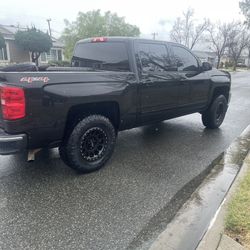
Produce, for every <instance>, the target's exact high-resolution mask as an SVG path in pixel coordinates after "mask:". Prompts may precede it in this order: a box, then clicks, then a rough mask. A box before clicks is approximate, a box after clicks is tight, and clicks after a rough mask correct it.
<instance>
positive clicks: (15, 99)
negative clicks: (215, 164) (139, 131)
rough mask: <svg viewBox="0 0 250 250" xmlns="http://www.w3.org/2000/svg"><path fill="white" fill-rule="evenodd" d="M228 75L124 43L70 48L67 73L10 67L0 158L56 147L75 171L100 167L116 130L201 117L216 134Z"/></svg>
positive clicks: (1, 80) (186, 53)
mask: <svg viewBox="0 0 250 250" xmlns="http://www.w3.org/2000/svg"><path fill="white" fill-rule="evenodd" d="M230 86H231V77H230V74H229V73H227V72H223V71H219V70H217V69H214V68H212V66H211V65H210V64H209V63H207V62H203V63H201V61H200V60H199V59H198V58H197V57H196V56H195V55H194V54H193V53H192V52H191V51H190V50H189V49H187V48H186V47H184V46H182V45H180V44H176V43H170V42H163V41H155V40H146V39H140V38H128V37H97V38H90V39H84V40H81V41H79V42H77V44H76V45H75V49H74V52H73V57H72V61H71V67H64V68H62V67H40V68H38V67H36V66H35V65H29V64H28V65H27V64H21V65H14V66H9V67H6V68H3V69H2V71H1V72H0V99H1V104H0V110H1V112H0V128H1V129H0V154H2V155H7V154H14V153H18V152H22V151H23V152H26V153H27V152H34V150H36V149H41V148H54V147H59V153H60V156H61V159H62V160H63V161H64V162H65V164H66V165H68V166H69V167H71V168H73V169H75V170H77V171H80V172H85V173H86V172H91V171H95V170H97V169H100V168H101V167H102V166H104V164H105V163H106V162H107V161H108V160H109V158H110V157H111V155H112V153H113V150H114V146H115V141H116V137H117V134H118V131H121V130H125V129H130V128H134V127H138V126H143V125H147V124H150V123H155V122H160V121H163V120H166V119H171V118H175V117H179V116H183V115H188V114H191V113H197V112H198V113H200V114H201V117H202V122H203V124H204V126H205V127H207V128H209V129H215V128H218V127H219V126H220V125H221V124H222V122H223V120H224V117H225V114H226V111H227V108H228V103H229V100H230Z"/></svg>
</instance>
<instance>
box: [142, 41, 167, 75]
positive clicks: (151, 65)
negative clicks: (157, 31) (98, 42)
mask: <svg viewBox="0 0 250 250" xmlns="http://www.w3.org/2000/svg"><path fill="white" fill-rule="evenodd" d="M138 53H139V58H140V62H141V66H142V70H143V71H144V72H148V71H151V72H164V71H168V70H169V57H168V53H167V48H166V46H165V45H163V44H150V43H139V44H138Z"/></svg>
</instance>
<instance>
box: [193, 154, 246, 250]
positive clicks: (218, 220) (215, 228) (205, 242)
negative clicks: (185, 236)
mask: <svg viewBox="0 0 250 250" xmlns="http://www.w3.org/2000/svg"><path fill="white" fill-rule="evenodd" d="M246 161H248V162H250V152H249V153H248V155H247V157H246V158H245V159H244V162H243V165H242V167H241V169H240V171H239V173H238V175H237V177H236V178H235V181H234V183H233V184H232V186H231V188H230V190H229V191H228V193H227V195H226V197H225V198H224V200H223V202H222V204H221V206H220V207H219V209H218V210H217V212H216V215H215V217H214V219H213V220H212V221H211V224H210V227H209V228H208V230H207V232H206V234H205V235H204V237H203V239H202V240H201V242H200V244H199V246H198V247H197V250H207V249H211V250H216V249H225V248H223V246H222V245H223V244H222V239H224V241H230V238H229V237H228V238H227V239H226V240H225V235H224V219H225V216H226V212H227V206H228V204H229V202H230V201H231V198H232V196H233V195H234V194H235V192H236V190H237V188H238V186H239V184H240V182H241V181H242V180H243V179H244V177H245V175H246V174H247V171H248V169H249V166H248V164H249V163H246ZM230 244H231V247H232V248H230V247H229V248H227V249H228V250H230V249H244V247H243V246H242V245H240V244H239V243H237V242H236V241H234V240H233V239H231V242H230ZM237 245H238V246H237ZM237 247H238V248H237Z"/></svg>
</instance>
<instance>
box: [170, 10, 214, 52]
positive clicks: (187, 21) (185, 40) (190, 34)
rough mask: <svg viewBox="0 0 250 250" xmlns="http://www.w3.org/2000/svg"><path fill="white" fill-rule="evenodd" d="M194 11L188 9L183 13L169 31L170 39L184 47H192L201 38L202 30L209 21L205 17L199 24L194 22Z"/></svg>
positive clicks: (206, 26) (204, 29) (207, 25)
mask: <svg viewBox="0 0 250 250" xmlns="http://www.w3.org/2000/svg"><path fill="white" fill-rule="evenodd" d="M193 16H194V11H193V10H192V9H188V10H187V11H186V12H184V13H183V17H178V18H177V19H176V20H175V23H174V25H173V28H172V30H171V31H170V38H171V40H173V41H175V42H177V43H181V44H183V45H185V46H186V47H188V48H190V49H193V47H194V46H195V45H196V44H197V43H198V42H199V41H200V40H201V39H202V38H203V34H204V32H205V31H206V30H207V29H208V27H209V25H210V22H209V20H207V19H204V21H203V22H202V23H200V24H197V25H196V24H195V21H194V19H193Z"/></svg>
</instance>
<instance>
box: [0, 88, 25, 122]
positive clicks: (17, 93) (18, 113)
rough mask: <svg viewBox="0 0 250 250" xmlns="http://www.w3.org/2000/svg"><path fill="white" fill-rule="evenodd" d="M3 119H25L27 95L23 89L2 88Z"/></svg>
mask: <svg viewBox="0 0 250 250" xmlns="http://www.w3.org/2000/svg"><path fill="white" fill-rule="evenodd" d="M0 100H1V109H2V114H3V119H5V120H16V119H21V118H24V117H25V95H24V91H23V89H22V88H18V87H9V86H0Z"/></svg>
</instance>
